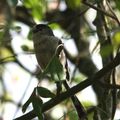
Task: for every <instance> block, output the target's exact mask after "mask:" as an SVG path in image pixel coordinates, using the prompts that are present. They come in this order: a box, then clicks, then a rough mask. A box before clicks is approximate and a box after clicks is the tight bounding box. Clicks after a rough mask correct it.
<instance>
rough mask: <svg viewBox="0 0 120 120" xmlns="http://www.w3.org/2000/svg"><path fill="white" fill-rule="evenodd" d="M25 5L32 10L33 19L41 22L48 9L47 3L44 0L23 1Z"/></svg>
mask: <svg viewBox="0 0 120 120" xmlns="http://www.w3.org/2000/svg"><path fill="white" fill-rule="evenodd" d="M23 4H24V5H25V6H26V7H27V8H29V9H31V14H32V16H33V18H35V19H37V20H40V19H41V18H43V14H44V12H45V9H46V2H45V1H44V0H23Z"/></svg>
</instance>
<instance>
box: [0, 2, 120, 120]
mask: <svg viewBox="0 0 120 120" xmlns="http://www.w3.org/2000/svg"><path fill="white" fill-rule="evenodd" d="M91 8H92V9H94V11H95V12H94V11H92V12H91ZM119 12H120V2H119V0H115V1H114V0H106V1H103V0H91V1H87V0H1V3H0V91H1V92H0V100H1V104H0V105H1V106H2V107H1V111H4V112H6V110H4V109H5V105H6V104H7V103H12V104H14V105H16V106H17V108H18V109H22V111H23V113H24V112H26V111H27V110H28V109H29V108H30V110H31V107H29V106H30V104H31V103H32V109H33V111H31V112H29V113H27V114H25V115H21V117H20V118H15V119H16V120H17V119H21V120H22V119H26V120H27V119H28V120H29V119H33V118H34V117H36V116H37V117H38V119H39V120H42V119H44V118H47V117H48V116H49V118H50V117H51V119H54V116H52V114H51V113H52V112H51V111H48V112H46V111H47V110H49V109H51V108H52V107H54V106H55V105H58V104H59V105H61V106H62V107H63V108H65V110H63V114H64V113H65V115H63V116H64V117H63V118H64V119H65V118H66V119H70V120H73V119H78V118H79V119H80V118H82V119H83V120H86V119H87V118H88V119H89V120H92V119H93V120H97V119H98V118H100V119H102V120H109V119H114V116H115V113H116V109H117V105H118V104H119V99H118V98H117V96H119V93H118V91H117V89H120V86H119V84H120V82H119V75H118V74H117V73H119V67H118V68H117V69H115V67H116V66H117V65H119V64H120V63H119V57H120V56H119V46H120V22H119V19H120V18H119ZM90 15H91V16H93V15H94V16H95V17H94V18H93V19H91V18H89V16H90ZM37 23H48V24H49V26H51V28H52V29H53V30H56V31H58V32H59V31H60V33H62V35H63V36H62V37H60V39H62V38H64V39H63V43H65V45H64V50H65V53H66V56H67V59H68V61H69V63H70V64H69V65H68V66H69V69H70V71H71V72H70V76H71V80H70V81H67V82H66V83H65V82H64V81H61V80H64V79H65V76H66V75H65V70H64V68H63V66H62V64H61V63H60V61H59V59H58V56H57V55H56V54H55V55H54V56H53V58H52V59H51V60H50V62H49V64H48V65H47V67H46V69H45V70H44V71H42V72H39V70H40V69H39V68H38V67H36V63H33V61H32V60H33V59H31V58H32V57H33V56H32V55H33V53H34V48H33V45H32V44H33V43H32V30H31V29H32V27H33V26H34V25H35V24H37ZM57 35H58V36H59V34H56V35H55V36H57ZM58 36H57V37H58ZM66 36H69V38H68V37H66ZM96 36H97V40H96ZM91 38H93V39H94V43H95V44H96V45H95V46H93V51H92V52H91V50H89V47H90V46H91V45H92V39H91ZM71 41H72V44H69V42H71ZM73 43H74V48H73ZM66 46H69V48H70V49H72V50H70V49H68V48H67V47H66ZM48 47H49V46H48ZM46 49H47V48H46ZM73 49H76V51H77V52H76V53H73V51H74V50H73ZM94 54H97V56H99V57H100V58H101V61H100V60H97V61H95V62H93V59H92V56H94ZM23 55H24V56H29V57H26V58H23ZM21 56H22V57H21ZM29 60H31V61H32V62H29ZM96 64H102V67H103V68H102V70H99V68H98V67H97V66H96ZM9 66H10V69H9V70H8V68H9ZM15 66H17V69H16V67H15ZM32 66H34V67H32ZM30 67H31V68H30ZM33 68H34V69H33ZM31 69H32V70H31ZM72 69H73V70H72ZM8 71H9V72H10V75H8V74H7V72H8ZM12 71H13V72H12ZM96 72H97V73H96ZM36 74H37V75H36ZM18 75H19V76H18ZM28 76H30V77H31V76H32V77H31V78H30V82H32V84H33V83H35V81H32V80H35V79H37V84H38V85H37V86H36V85H35V86H32V90H33V91H32V93H29V95H30V94H31V95H30V97H29V98H27V100H26V102H25V103H24V102H23V101H24V97H25V96H28V95H27V91H28V88H29V86H30V84H29V83H30V82H28V86H27V85H26V89H25V90H24V92H23V93H22V92H21V91H22V90H23V89H24V88H23V86H24V85H25V84H26V79H28ZM86 78H88V79H86ZM6 79H7V80H6ZM23 79H24V80H23ZM83 79H85V80H83ZM22 80H23V81H22ZM9 81H10V82H9ZM18 81H22V87H17V85H16V83H19V82H18ZM58 81H59V82H61V83H62V84H61V86H60V87H61V88H62V89H61V88H60V89H61V92H60V93H59V94H55V93H57V92H56V91H57V90H58V89H59V86H57V87H55V88H51V87H50V86H56V82H58ZM8 83H11V84H13V85H12V86H14V87H10V88H14V90H13V92H16V91H17V94H21V96H22V94H23V96H22V97H21V99H20V101H19V102H16V101H15V100H14V98H17V97H13V96H12V95H11V94H10V93H9V91H10V90H9V86H11V85H9V84H8ZM67 83H68V84H67ZM19 84H20V83H19ZM44 84H47V86H44ZM70 84H71V85H72V86H73V85H74V84H75V86H74V87H71V88H70V87H69V85H70ZM89 85H92V87H93V90H94V92H95V94H96V97H97V103H98V104H97V105H96V106H94V107H93V104H90V107H92V108H93V109H89V108H88V106H87V105H84V106H83V105H82V103H81V97H80V98H79V96H78V98H79V100H78V101H76V99H75V98H76V96H75V94H76V92H78V91H79V92H80V91H81V90H83V89H85V88H86V87H88V86H89ZM63 86H64V87H63ZM79 86H80V87H79ZM19 88H20V90H18V89H19ZM65 89H66V90H65ZM6 95H7V96H9V97H6ZM73 95H74V96H73ZM87 95H89V93H88V94H87ZM71 96H72V97H71ZM70 97H71V99H72V102H73V104H74V102H77V104H78V105H77V106H75V108H74V107H73V105H72V104H71V101H70V100H69V99H68V98H70ZM44 99H45V100H46V99H47V100H48V101H47V102H45V101H44ZM64 100H66V102H63V101H64ZM61 102H63V103H61ZM87 103H90V101H87ZM19 107H20V108H19ZM72 108H73V109H74V110H73V111H74V112H70V110H71V109H72ZM52 109H54V108H52ZM4 112H3V113H1V116H0V118H2V117H3V116H4V114H5V113H4ZM103 113H106V115H103ZM61 117H62V115H61ZM57 119H58V118H57ZM118 119H120V118H118Z"/></svg>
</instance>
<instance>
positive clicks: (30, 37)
mask: <svg viewBox="0 0 120 120" xmlns="http://www.w3.org/2000/svg"><path fill="white" fill-rule="evenodd" d="M27 37H28V40H32V30H30V31H29V33H28V36H27Z"/></svg>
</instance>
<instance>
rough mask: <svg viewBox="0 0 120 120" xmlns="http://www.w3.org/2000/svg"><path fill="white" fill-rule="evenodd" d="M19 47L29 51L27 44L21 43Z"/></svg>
mask: <svg viewBox="0 0 120 120" xmlns="http://www.w3.org/2000/svg"><path fill="white" fill-rule="evenodd" d="M21 48H22V50H24V51H29V47H28V46H27V45H22V46H21Z"/></svg>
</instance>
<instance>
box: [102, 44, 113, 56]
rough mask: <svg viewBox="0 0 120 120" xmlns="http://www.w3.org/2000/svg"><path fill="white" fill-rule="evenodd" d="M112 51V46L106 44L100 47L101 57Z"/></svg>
mask: <svg viewBox="0 0 120 120" xmlns="http://www.w3.org/2000/svg"><path fill="white" fill-rule="evenodd" d="M112 51H113V46H111V45H106V46H104V47H102V48H101V51H100V54H101V56H102V57H107V56H109V55H110V54H111V52H112Z"/></svg>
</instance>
